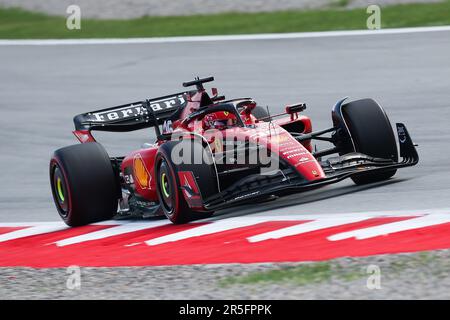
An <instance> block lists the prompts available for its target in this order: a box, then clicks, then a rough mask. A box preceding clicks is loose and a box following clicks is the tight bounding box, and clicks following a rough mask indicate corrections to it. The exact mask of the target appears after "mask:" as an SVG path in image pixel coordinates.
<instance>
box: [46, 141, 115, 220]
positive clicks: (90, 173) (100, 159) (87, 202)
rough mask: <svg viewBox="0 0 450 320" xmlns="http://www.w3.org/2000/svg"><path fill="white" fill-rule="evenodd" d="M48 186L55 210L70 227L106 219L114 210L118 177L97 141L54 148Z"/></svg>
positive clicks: (110, 216) (113, 213) (109, 217)
mask: <svg viewBox="0 0 450 320" xmlns="http://www.w3.org/2000/svg"><path fill="white" fill-rule="evenodd" d="M50 185H51V190H52V195H53V200H54V202H55V205H56V208H57V210H58V213H59V215H60V216H61V218H62V219H63V221H64V222H65V223H66V224H67V225H69V226H72V227H75V226H82V225H86V224H90V223H94V222H99V221H103V220H108V219H111V218H112V217H113V216H114V215H115V214H116V213H117V205H118V198H119V197H118V194H119V183H118V179H117V177H116V174H115V172H114V170H113V167H112V164H111V161H110V158H109V156H108V154H107V153H106V151H105V149H104V148H103V146H102V145H100V144H99V143H97V142H89V143H82V144H78V145H72V146H68V147H64V148H61V149H58V150H56V151H55V153H54V154H53V157H52V158H51V160H50Z"/></svg>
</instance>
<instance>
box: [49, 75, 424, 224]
mask: <svg viewBox="0 0 450 320" xmlns="http://www.w3.org/2000/svg"><path fill="white" fill-rule="evenodd" d="M213 80H214V78H212V77H210V78H206V79H199V78H196V79H195V80H194V81H191V82H187V83H183V86H184V87H191V86H196V90H187V91H185V92H181V93H176V94H173V95H169V96H164V97H159V98H155V99H148V100H146V101H142V102H136V103H131V104H127V105H122V106H118V107H114V108H108V109H103V110H99V111H93V112H89V113H85V114H81V115H78V116H76V117H75V118H74V123H75V131H74V134H75V136H76V137H77V138H78V140H79V141H80V142H81V144H77V145H73V146H69V147H65V148H61V149H59V150H57V151H55V153H54V155H53V157H52V159H51V161H50V182H51V188H52V193H53V198H54V201H55V204H56V207H57V209H58V212H59V214H60V216H61V217H62V219H63V220H64V221H65V222H66V223H67V224H68V225H70V226H79V225H84V224H88V223H92V222H97V221H101V220H106V219H110V218H112V217H114V216H115V215H117V214H118V215H140V216H143V217H147V216H155V215H166V216H167V218H168V219H170V220H171V221H172V222H174V223H184V222H188V221H190V220H193V219H196V218H201V217H208V216H209V215H211V214H212V212H213V211H215V210H217V209H220V208H225V207H229V206H232V205H235V204H239V203H245V202H249V201H255V200H265V199H268V198H276V197H277V196H281V195H286V194H291V193H296V192H300V191H303V190H309V189H313V188H318V187H321V186H324V185H327V184H330V183H334V182H338V181H340V180H343V179H345V178H351V179H352V180H353V181H354V182H355V183H356V184H366V183H372V182H376V181H382V180H386V179H389V178H390V177H392V176H393V175H394V174H395V173H396V170H397V168H401V167H406V166H412V165H415V164H417V162H418V154H417V152H416V149H415V147H414V144H413V142H412V141H411V138H410V136H409V134H408V132H407V130H406V127H405V126H404V125H403V124H401V123H397V125H396V132H397V136H398V140H399V146H400V148H399V151H400V157H401V158H402V159H401V161H399V159H398V158H399V154H398V149H397V143H396V138H395V135H394V131H393V130H392V127H391V125H390V122H389V120H388V117H387V116H386V113H385V112H384V110H383V109H382V108H381V107H380V106H379V105H378V104H377V103H376V102H375V101H374V100H372V99H363V100H357V101H352V102H346V99H342V100H340V101H338V102H337V103H336V104H335V106H334V107H333V109H332V123H333V125H332V126H331V127H330V128H327V129H324V130H320V131H315V132H313V131H312V129H311V120H310V119H309V118H308V117H306V116H304V115H300V113H301V112H302V111H304V110H305V108H306V106H305V104H303V103H298V104H293V105H288V106H286V109H285V112H284V113H282V114H275V115H270V114H269V112H268V110H266V109H264V108H262V107H260V106H257V104H256V103H255V101H254V100H253V99H250V98H243V99H233V100H225V97H223V96H219V95H218V94H217V89H214V88H213V90H212V94H211V95H208V93H207V92H206V91H205V89H204V87H203V83H205V82H210V81H213ZM149 127H153V128H154V129H155V132H156V141H155V142H154V143H153V144H147V145H146V146H145V147H143V148H142V149H139V150H136V151H133V152H131V153H130V154H128V155H127V156H125V157H109V156H108V154H107V153H106V151H105V149H104V148H103V147H102V145H101V144H99V143H97V142H96V141H95V139H94V137H93V136H92V134H91V131H92V130H103V131H114V132H124V131H132V130H138V129H143V128H149ZM314 139H317V140H322V141H327V142H329V143H330V144H331V146H330V148H327V149H323V150H319V151H318V150H313V147H312V143H311V141H312V140H314Z"/></svg>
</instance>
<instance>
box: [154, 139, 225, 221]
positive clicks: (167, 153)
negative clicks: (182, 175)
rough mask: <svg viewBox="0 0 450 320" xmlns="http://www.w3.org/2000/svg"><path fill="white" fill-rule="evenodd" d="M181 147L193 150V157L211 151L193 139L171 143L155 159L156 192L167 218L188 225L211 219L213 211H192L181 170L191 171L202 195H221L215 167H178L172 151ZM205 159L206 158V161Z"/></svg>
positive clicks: (162, 146)
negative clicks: (195, 221) (182, 180)
mask: <svg viewBox="0 0 450 320" xmlns="http://www.w3.org/2000/svg"><path fill="white" fill-rule="evenodd" d="M180 144H184V145H185V146H188V147H190V148H192V149H191V150H192V151H193V152H192V154H199V153H203V152H207V151H206V149H205V148H204V147H203V146H202V144H201V143H199V142H194V141H191V140H183V141H180V142H178V141H169V142H166V143H164V144H162V145H161V146H160V147H159V150H158V153H157V154H156V158H155V175H156V190H157V195H158V200H159V203H160V205H161V208H162V210H163V212H164V214H165V216H166V217H167V218H168V219H169V220H170V221H171V222H173V223H175V224H182V223H187V222H189V221H192V220H196V219H203V218H209V217H210V216H211V215H212V214H213V212H211V211H206V210H201V211H194V210H192V209H191V208H190V207H189V205H188V203H187V202H186V200H185V198H184V195H183V189H182V185H181V183H180V179H179V175H178V172H179V171H191V172H192V173H193V174H194V176H196V177H198V178H199V179H197V182H198V184H199V188H200V192H201V194H202V195H210V194H214V193H216V192H217V180H216V177H215V176H216V173H215V170H214V168H213V166H212V165H211V164H207V163H204V162H203V163H200V164H194V162H191V163H181V164H175V163H174V161H173V159H172V150H173V149H174V148H175V147H176V146H178V147H180V146H181V145H180ZM202 159H203V158H202Z"/></svg>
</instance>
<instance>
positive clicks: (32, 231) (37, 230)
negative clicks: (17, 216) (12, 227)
mask: <svg viewBox="0 0 450 320" xmlns="http://www.w3.org/2000/svg"><path fill="white" fill-rule="evenodd" d="M68 228H69V227H68V226H67V225H66V224H64V223H62V222H61V223H59V222H56V223H55V222H53V223H49V224H47V225H38V226H33V227H30V228H26V229H21V230H17V231H13V232H8V233H5V234H1V235H0V242H4V241H9V240H15V239H20V238H25V237H29V236H35V235H39V234H43V233H50V232H56V231H61V230H65V229H68Z"/></svg>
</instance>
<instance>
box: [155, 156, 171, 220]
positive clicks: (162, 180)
mask: <svg viewBox="0 0 450 320" xmlns="http://www.w3.org/2000/svg"><path fill="white" fill-rule="evenodd" d="M158 189H159V193H160V194H161V200H162V201H161V202H162V205H163V206H164V208H165V210H166V211H167V212H168V213H172V212H173V204H174V199H173V197H174V194H173V188H172V183H171V175H170V172H169V171H168V169H167V165H166V162H165V161H162V162H161V166H160V170H159V175H158Z"/></svg>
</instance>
